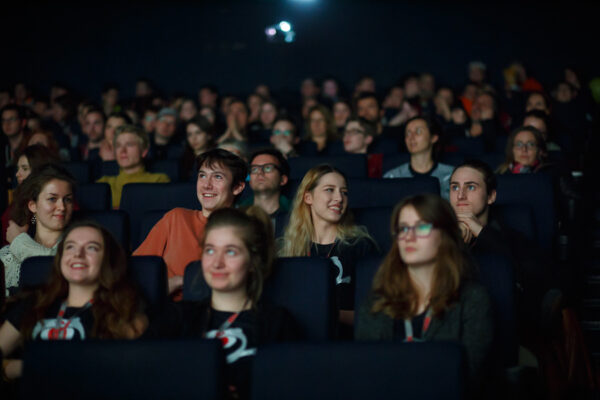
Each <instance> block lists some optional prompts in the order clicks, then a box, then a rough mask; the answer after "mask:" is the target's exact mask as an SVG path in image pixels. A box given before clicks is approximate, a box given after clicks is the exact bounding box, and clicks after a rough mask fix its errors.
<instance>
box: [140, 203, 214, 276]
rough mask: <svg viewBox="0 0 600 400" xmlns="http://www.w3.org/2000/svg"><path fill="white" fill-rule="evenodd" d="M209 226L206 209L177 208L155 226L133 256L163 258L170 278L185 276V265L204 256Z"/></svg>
mask: <svg viewBox="0 0 600 400" xmlns="http://www.w3.org/2000/svg"><path fill="white" fill-rule="evenodd" d="M205 225H206V217H205V216H204V215H203V214H202V211H198V210H188V209H185V208H175V209H173V210H171V211H169V212H168V213H166V214H165V215H164V216H163V217H162V218H161V220H160V221H158V222H157V223H156V225H154V227H153V228H152V230H151V231H150V233H149V234H148V236H147V237H146V239H145V240H144V242H143V243H142V244H141V245H140V247H138V248H137V249H136V250H135V251H134V252H133V255H134V256H159V257H162V258H163V260H165V264H166V265H167V274H168V277H169V278H172V277H173V276H183V273H184V271H185V267H187V265H188V264H189V263H190V262H192V261H196V260H199V259H200V258H201V257H202V247H201V246H200V243H201V241H202V236H203V235H204V226H205Z"/></svg>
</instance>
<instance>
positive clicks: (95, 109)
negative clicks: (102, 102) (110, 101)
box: [85, 104, 106, 122]
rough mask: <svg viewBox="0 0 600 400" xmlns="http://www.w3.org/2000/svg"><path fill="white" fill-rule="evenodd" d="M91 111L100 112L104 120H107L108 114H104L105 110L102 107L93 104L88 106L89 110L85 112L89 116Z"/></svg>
mask: <svg viewBox="0 0 600 400" xmlns="http://www.w3.org/2000/svg"><path fill="white" fill-rule="evenodd" d="M91 113H97V114H100V115H101V116H102V121H104V122H106V114H104V110H103V109H102V108H101V107H98V106H97V105H95V104H94V105H93V106H91V107H90V108H88V110H87V112H86V113H85V116H86V117H87V116H88V115H90V114H91Z"/></svg>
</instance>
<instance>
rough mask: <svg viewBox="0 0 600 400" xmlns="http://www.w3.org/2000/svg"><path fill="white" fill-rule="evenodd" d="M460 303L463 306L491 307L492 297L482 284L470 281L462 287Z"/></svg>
mask: <svg viewBox="0 0 600 400" xmlns="http://www.w3.org/2000/svg"><path fill="white" fill-rule="evenodd" d="M460 302H461V303H462V304H470V305H479V306H481V307H489V304H490V295H489V293H488V291H487V289H486V288H485V287H484V286H483V285H482V284H480V283H478V282H475V281H472V280H468V281H465V282H464V283H463V284H462V285H461V287H460Z"/></svg>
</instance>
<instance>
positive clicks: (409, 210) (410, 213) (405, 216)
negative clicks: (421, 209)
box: [398, 204, 421, 223]
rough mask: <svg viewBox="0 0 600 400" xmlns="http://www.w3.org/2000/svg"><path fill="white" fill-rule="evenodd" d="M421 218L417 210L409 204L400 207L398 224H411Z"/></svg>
mask: <svg viewBox="0 0 600 400" xmlns="http://www.w3.org/2000/svg"><path fill="white" fill-rule="evenodd" d="M420 219H421V217H420V216H419V213H417V210H416V209H415V208H414V207H413V206H412V205H410V204H407V205H406V206H404V207H402V210H400V214H398V222H399V223H413V222H416V221H419V220H420Z"/></svg>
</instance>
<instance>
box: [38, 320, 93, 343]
mask: <svg viewBox="0 0 600 400" xmlns="http://www.w3.org/2000/svg"><path fill="white" fill-rule="evenodd" d="M31 336H32V338H33V339H40V340H73V339H79V340H84V339H85V329H84V327H83V324H82V323H81V320H80V319H79V317H74V318H71V319H62V318H61V319H60V325H59V320H57V319H56V318H48V319H43V320H41V321H38V323H37V324H35V327H34V328H33V332H32V334H31Z"/></svg>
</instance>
